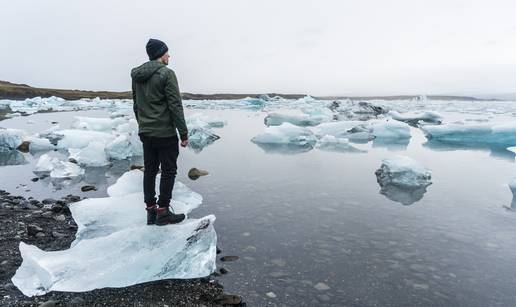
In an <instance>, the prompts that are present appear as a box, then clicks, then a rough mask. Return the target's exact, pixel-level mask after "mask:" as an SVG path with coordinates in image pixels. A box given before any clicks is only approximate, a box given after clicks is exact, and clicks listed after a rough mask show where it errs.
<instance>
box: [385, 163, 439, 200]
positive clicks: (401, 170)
mask: <svg viewBox="0 0 516 307" xmlns="http://www.w3.org/2000/svg"><path fill="white" fill-rule="evenodd" d="M375 175H376V180H377V181H378V184H379V185H380V188H381V189H380V193H381V194H383V195H385V196H386V197H388V198H389V199H391V200H393V201H397V202H400V203H402V204H404V205H411V204H413V203H414V202H416V201H419V200H420V199H421V198H423V195H424V194H425V193H426V188H427V187H428V186H429V185H430V184H432V181H431V179H432V173H431V172H430V171H429V170H428V169H426V168H425V167H424V166H422V165H421V164H420V163H419V162H417V161H415V160H414V159H412V158H410V157H407V156H395V157H393V158H389V159H384V160H383V161H382V165H381V166H380V168H379V169H378V170H376V172H375Z"/></svg>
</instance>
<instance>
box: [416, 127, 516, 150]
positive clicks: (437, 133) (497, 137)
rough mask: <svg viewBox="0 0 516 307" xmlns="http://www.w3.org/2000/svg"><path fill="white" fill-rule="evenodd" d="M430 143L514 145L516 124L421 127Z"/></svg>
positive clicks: (515, 141) (515, 142)
mask: <svg viewBox="0 0 516 307" xmlns="http://www.w3.org/2000/svg"><path fill="white" fill-rule="evenodd" d="M421 129H422V130H423V132H424V133H425V134H426V137H427V138H428V139H429V140H432V141H439V142H444V143H448V144H460V145H479V144H485V145H497V146H503V147H508V146H514V145H516V123H515V122H510V123H503V124H493V123H489V124H487V123H486V124H462V123H451V124H443V125H439V126H423V127H421Z"/></svg>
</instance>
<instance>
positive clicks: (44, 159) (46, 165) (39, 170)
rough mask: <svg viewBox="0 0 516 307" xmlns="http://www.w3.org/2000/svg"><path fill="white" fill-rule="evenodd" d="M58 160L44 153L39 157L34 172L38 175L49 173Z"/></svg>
mask: <svg viewBox="0 0 516 307" xmlns="http://www.w3.org/2000/svg"><path fill="white" fill-rule="evenodd" d="M58 162H59V160H58V159H57V158H53V157H50V156H49V155H48V154H43V155H41V157H39V160H38V162H37V163H36V166H35V167H34V170H33V172H34V174H36V175H38V176H39V175H48V174H50V172H51V171H52V170H53V169H54V167H55V165H56V164H57V163H58Z"/></svg>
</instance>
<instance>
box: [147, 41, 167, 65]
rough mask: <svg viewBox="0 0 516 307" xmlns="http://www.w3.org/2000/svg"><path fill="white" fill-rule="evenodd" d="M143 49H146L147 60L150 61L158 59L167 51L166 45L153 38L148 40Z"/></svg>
mask: <svg viewBox="0 0 516 307" xmlns="http://www.w3.org/2000/svg"><path fill="white" fill-rule="evenodd" d="M145 49H147V54H148V55H149V60H151V61H152V60H155V59H157V58H160V57H161V56H162V55H164V54H165V53H166V52H167V51H168V47H167V44H165V43H164V42H162V41H160V40H159V39H153V38H151V39H149V41H148V42H147V46H145Z"/></svg>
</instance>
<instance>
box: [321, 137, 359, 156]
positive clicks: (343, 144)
mask: <svg viewBox="0 0 516 307" xmlns="http://www.w3.org/2000/svg"><path fill="white" fill-rule="evenodd" d="M316 147H317V148H318V149H321V150H325V151H336V152H367V151H365V150H362V149H358V148H356V147H354V146H353V145H351V144H350V143H349V140H348V139H346V138H336V137H334V136H333V135H325V136H323V137H322V138H320V139H319V140H318V141H317V145H316Z"/></svg>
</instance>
